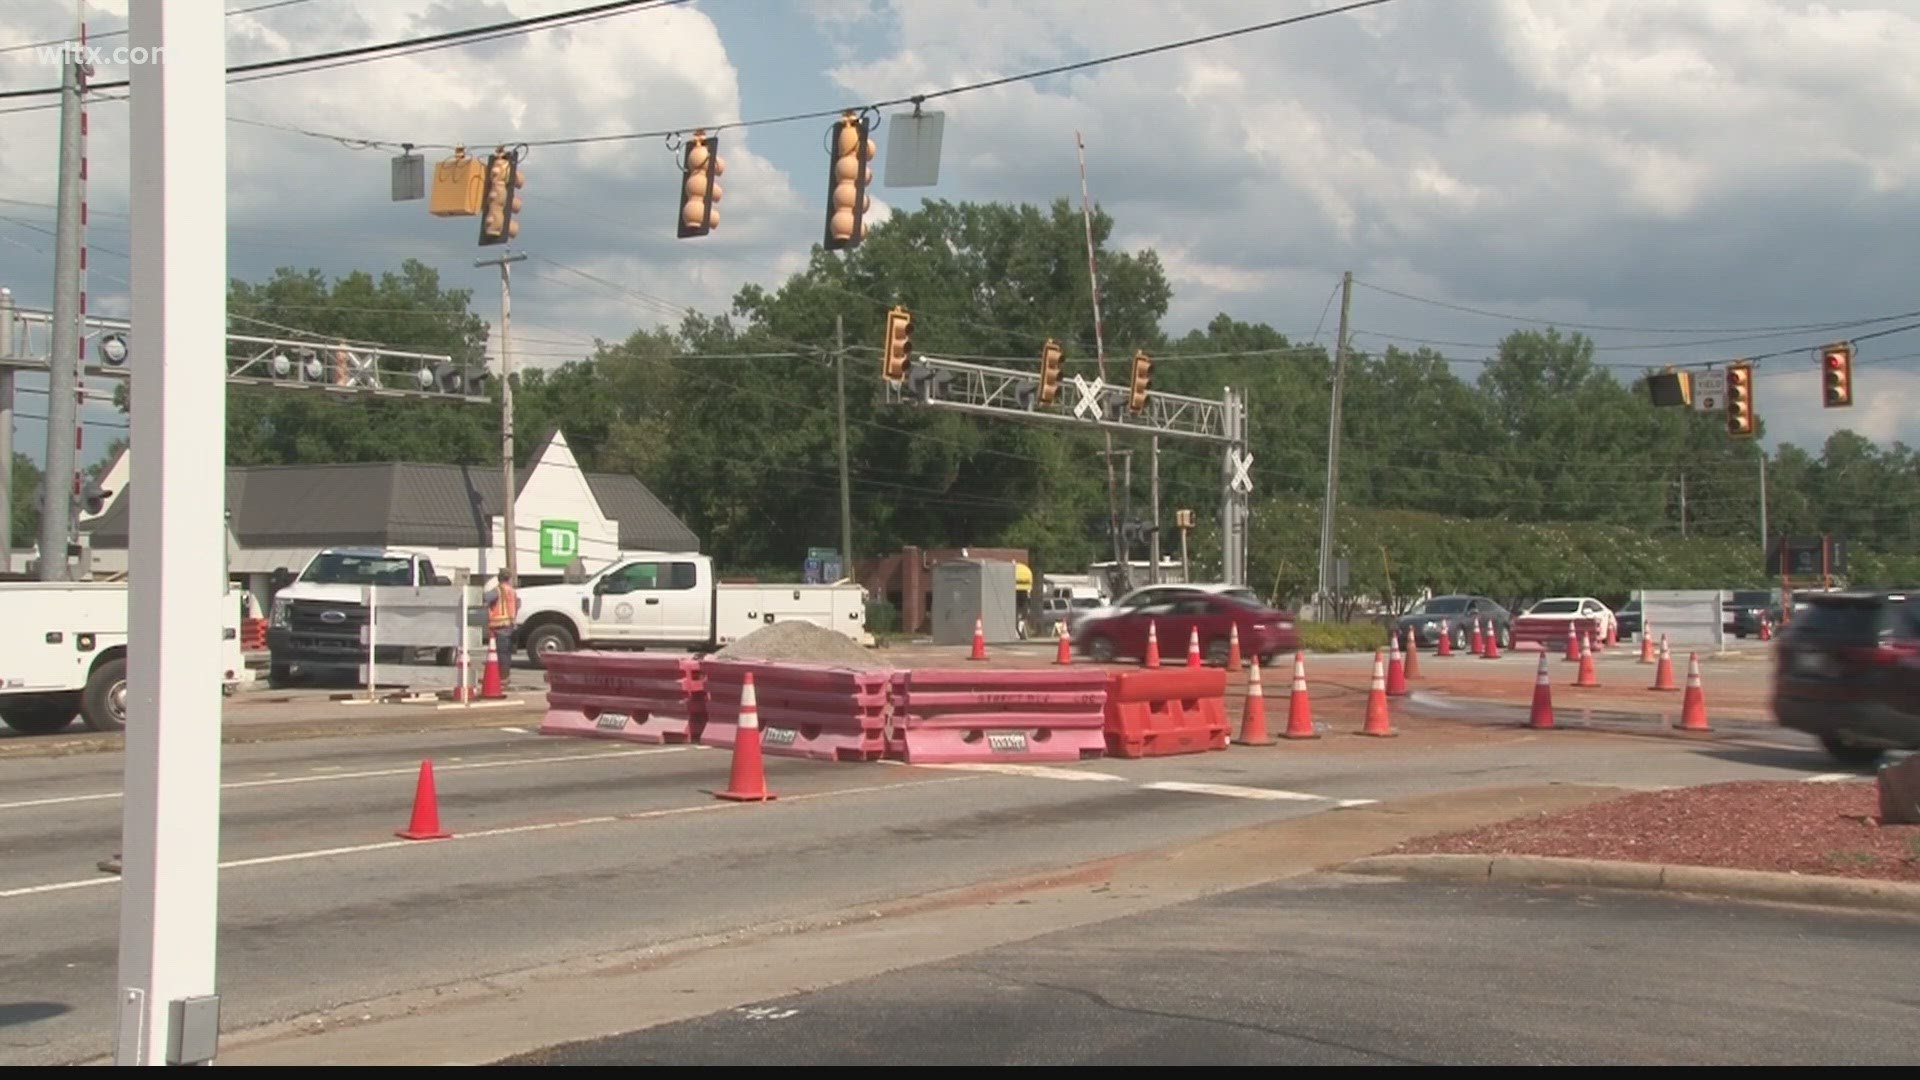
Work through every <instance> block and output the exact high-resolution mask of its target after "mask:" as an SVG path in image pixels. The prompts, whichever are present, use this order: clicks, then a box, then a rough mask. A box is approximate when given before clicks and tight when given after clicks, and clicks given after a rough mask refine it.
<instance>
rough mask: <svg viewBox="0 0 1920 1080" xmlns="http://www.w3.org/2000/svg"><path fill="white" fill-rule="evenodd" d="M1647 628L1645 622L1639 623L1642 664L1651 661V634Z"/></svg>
mask: <svg viewBox="0 0 1920 1080" xmlns="http://www.w3.org/2000/svg"><path fill="white" fill-rule="evenodd" d="M1648 630H1649V628H1648V626H1647V625H1646V624H1645V623H1642V624H1641V625H1640V662H1641V663H1643V664H1651V663H1653V635H1652V634H1651V633H1649V632H1648Z"/></svg>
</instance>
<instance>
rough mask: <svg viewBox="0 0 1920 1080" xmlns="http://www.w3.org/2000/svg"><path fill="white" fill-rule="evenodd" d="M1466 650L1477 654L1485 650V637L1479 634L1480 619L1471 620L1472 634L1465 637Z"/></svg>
mask: <svg viewBox="0 0 1920 1080" xmlns="http://www.w3.org/2000/svg"><path fill="white" fill-rule="evenodd" d="M1467 651H1468V652H1470V653H1473V654H1474V655H1476V656H1478V655H1479V654H1481V653H1483V652H1486V651H1487V639H1486V638H1484V637H1482V636H1480V620H1479V619H1475V620H1473V636H1472V637H1470V638H1468V639H1467Z"/></svg>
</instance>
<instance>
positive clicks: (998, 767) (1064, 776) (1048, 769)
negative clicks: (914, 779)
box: [916, 761, 1126, 781]
mask: <svg viewBox="0 0 1920 1080" xmlns="http://www.w3.org/2000/svg"><path fill="white" fill-rule="evenodd" d="M916 768H921V769H948V770H951V771H954V772H983V773H999V774H1001V775H1003V776H1031V777H1034V778H1036V779H1039V780H1082V781H1086V780H1092V781H1101V780H1108V781H1112V780H1121V781H1124V780H1125V779H1126V777H1124V776H1115V775H1113V774H1112V773H1103V772H1093V771H1091V770H1088V769H1061V768H1056V767H1054V766H1051V765H1016V764H1014V763H1012V762H999V761H956V762H952V763H949V764H945V765H919V766H916Z"/></svg>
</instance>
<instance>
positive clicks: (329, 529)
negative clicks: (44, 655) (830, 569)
mask: <svg viewBox="0 0 1920 1080" xmlns="http://www.w3.org/2000/svg"><path fill="white" fill-rule="evenodd" d="M530 473H531V470H530V469H521V470H520V471H519V473H518V475H517V476H516V478H515V484H514V486H515V488H516V492H517V491H518V489H521V488H524V487H525V486H526V483H527V477H528V475H530ZM587 483H588V486H589V487H590V488H591V489H592V491H593V495H594V498H595V499H596V500H597V501H598V502H599V503H600V508H601V511H602V512H603V513H605V514H606V515H607V517H609V518H611V519H613V520H614V521H615V522H617V523H618V525H619V529H620V547H621V548H622V549H623V550H627V551H698V550H699V548H700V541H699V538H698V537H696V536H694V534H693V531H692V530H691V529H689V528H687V526H686V524H685V523H684V522H682V521H681V520H680V519H679V518H678V517H677V516H675V515H674V513H673V512H672V511H671V510H668V509H667V507H666V506H665V504H663V503H661V502H660V500H659V499H658V498H657V497H656V496H655V495H654V494H653V492H651V491H648V490H647V487H646V485H645V484H642V483H641V482H640V481H639V480H638V479H636V478H634V477H631V476H621V475H613V474H603V473H589V474H587ZM500 489H501V477H500V471H499V470H498V469H494V468H489V467H486V466H477V465H418V464H411V463H406V462H368V463H360V464H340V465H265V466H255V467H251V468H232V469H228V470H227V512H228V513H229V514H230V515H231V525H232V531H233V535H234V538H235V539H236V540H237V541H238V542H239V544H240V545H241V546H242V547H243V548H311V547H324V546H340V545H348V544H364V545H368V546H374V547H450V548H471V547H485V546H487V545H488V544H489V543H490V542H491V539H492V537H491V528H490V522H489V519H490V518H492V517H493V516H495V515H498V514H499V513H500V512H501V503H502V500H501V498H500ZM122 495H123V496H124V493H122ZM128 505H129V500H128V499H127V498H125V497H120V498H115V499H114V500H113V505H112V506H110V507H108V508H107V512H106V513H105V514H102V515H101V516H100V517H99V518H97V519H95V520H94V521H93V522H92V523H91V524H92V527H91V529H89V530H88V531H89V533H90V535H91V537H92V542H93V546H94V547H95V548H97V549H113V548H124V547H126V546H127V530H128V524H129V518H128V512H127V508H128Z"/></svg>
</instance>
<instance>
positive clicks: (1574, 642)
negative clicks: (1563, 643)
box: [1561, 623, 1580, 663]
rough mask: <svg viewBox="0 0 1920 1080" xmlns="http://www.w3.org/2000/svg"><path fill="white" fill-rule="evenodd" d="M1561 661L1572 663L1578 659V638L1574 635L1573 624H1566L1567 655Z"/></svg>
mask: <svg viewBox="0 0 1920 1080" xmlns="http://www.w3.org/2000/svg"><path fill="white" fill-rule="evenodd" d="M1561 659H1563V660H1566V661H1567V662H1568V663H1573V662H1575V661H1578V660H1579V659H1580V637H1579V635H1578V634H1576V633H1574V630H1573V624H1572V623H1568V624H1567V654H1566V655H1565V656H1563V657H1561Z"/></svg>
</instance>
